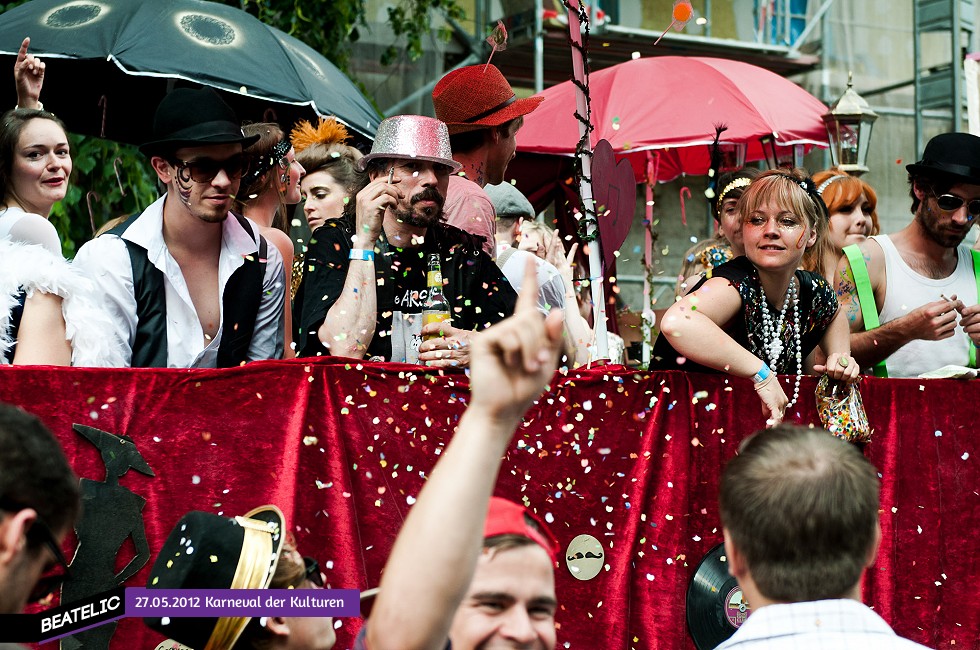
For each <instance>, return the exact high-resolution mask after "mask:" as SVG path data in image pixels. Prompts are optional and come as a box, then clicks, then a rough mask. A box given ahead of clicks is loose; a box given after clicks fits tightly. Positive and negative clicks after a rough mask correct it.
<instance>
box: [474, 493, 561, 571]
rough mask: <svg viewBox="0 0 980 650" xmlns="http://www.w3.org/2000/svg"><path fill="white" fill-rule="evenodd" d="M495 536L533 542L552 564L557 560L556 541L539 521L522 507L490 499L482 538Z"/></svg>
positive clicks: (494, 498)
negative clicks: (506, 536)
mask: <svg viewBox="0 0 980 650" xmlns="http://www.w3.org/2000/svg"><path fill="white" fill-rule="evenodd" d="M525 517H527V518H530V519H531V520H533V521H534V523H535V524H536V526H533V525H531V524H529V523H528V521H527V519H525ZM497 535H520V536H521V537H527V538H528V539H530V540H532V541H534V542H535V543H537V544H538V546H540V547H541V548H543V549H544V550H545V551H546V552H547V553H548V557H550V558H551V561H552V562H555V561H557V559H558V548H559V547H558V540H557V539H555V536H554V535H552V534H551V531H550V530H548V526H546V525H545V523H544V522H543V521H541V519H539V518H538V517H537V516H535V515H533V514H532V513H531V512H530V511H528V510H527V509H526V508H525V507H524V506H522V505H519V504H517V503H514V502H513V501H508V500H507V499H502V498H501V497H491V498H490V510H489V511H488V512H487V518H486V521H485V522H484V523H483V538H484V539H487V538H488V537H495V536H497Z"/></svg>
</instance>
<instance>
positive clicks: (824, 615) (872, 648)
mask: <svg viewBox="0 0 980 650" xmlns="http://www.w3.org/2000/svg"><path fill="white" fill-rule="evenodd" d="M827 648H833V650H915V649H916V648H918V649H920V650H921V649H923V648H925V646H921V645H919V644H918V643H913V642H911V641H909V640H908V639H903V638H902V637H900V636H898V635H896V634H895V632H893V631H892V629H891V628H890V627H888V623H885V621H884V620H883V619H882V618H881V617H880V616H878V615H877V614H875V613H874V612H873V611H871V609H869V608H868V607H866V606H865V605H864V604H862V603H859V602H858V601H856V600H850V599H847V598H842V599H838V600H818V601H813V602H806V603H792V604H788V605H768V606H766V607H761V608H759V609H757V610H753V611H752V614H751V615H750V616H749V617H748V619H746V621H745V623H743V624H742V627H740V628H739V629H738V630H737V631H736V632H735V634H734V635H733V636H732V638H730V639H728V641H726V642H724V643H722V644H721V645H720V646H718V647H717V648H716V650H750V649H751V650H784V649H785V650H790V649H792V650H826V649H827Z"/></svg>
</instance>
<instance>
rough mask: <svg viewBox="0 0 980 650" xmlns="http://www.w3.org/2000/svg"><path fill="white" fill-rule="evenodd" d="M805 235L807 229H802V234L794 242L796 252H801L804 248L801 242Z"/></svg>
mask: <svg viewBox="0 0 980 650" xmlns="http://www.w3.org/2000/svg"><path fill="white" fill-rule="evenodd" d="M806 235H807V228H804V229H803V232H801V233H800V238H799V239H797V240H796V250H801V249H803V248H805V247H806V246H805V243H804V241H803V240H804V238H805V237H806Z"/></svg>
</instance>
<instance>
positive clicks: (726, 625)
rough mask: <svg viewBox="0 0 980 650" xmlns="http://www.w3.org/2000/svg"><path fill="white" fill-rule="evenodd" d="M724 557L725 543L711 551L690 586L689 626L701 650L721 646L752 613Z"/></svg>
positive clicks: (695, 643)
mask: <svg viewBox="0 0 980 650" xmlns="http://www.w3.org/2000/svg"><path fill="white" fill-rule="evenodd" d="M724 557H725V545H724V544H719V545H718V546H716V547H714V548H713V549H711V550H710V551H708V553H707V554H706V555H705V556H704V558H702V559H701V563H700V564H698V568H697V570H696V571H695V572H694V577H692V578H691V584H689V585H688V587H687V629H688V632H689V633H690V634H691V639H693V640H694V645H695V646H696V647H697V649H698V650H712V649H713V648H715V647H717V646H718V645H719V644H721V643H722V642H723V641H725V640H726V639H728V638H729V637H730V636H731V635H733V634H735V630H737V629H738V628H739V626H740V625H741V624H742V623H744V622H745V619H746V618H747V617H748V615H749V613H750V611H749V605H748V603H747V602H746V601H745V599H744V598H743V597H742V589H741V588H740V587H739V586H738V583H737V582H736V581H735V578H733V577H732V576H730V575H729V574H728V563H727V562H726V561H725V560H723V559H722V558H724Z"/></svg>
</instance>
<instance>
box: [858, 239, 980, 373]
mask: <svg viewBox="0 0 980 650" xmlns="http://www.w3.org/2000/svg"><path fill="white" fill-rule="evenodd" d="M872 239H874V240H875V241H876V242H878V245H879V246H881V250H882V251H884V253H885V273H886V276H887V278H888V286H887V291H886V292H885V304H884V305H882V308H881V313H880V314H879V315H878V318H879V320H880V321H881V324H882V325H884V324H885V323H887V322H889V321H893V320H895V319H896V318H899V317H900V316H905V315H906V314H908V313H909V312H911V311H913V310H914V309H916V308H917V307H921V306H922V305H924V304H926V303H929V302H934V301H936V300H941V299H942V298H941V297H940V296H941V295H943V296H946V297H947V298H948V297H950V296H952V295H954V294H955V295H956V297H957V298H959V299H960V300H962V301H963V303H964V304H965V305H967V306H969V305H975V304H977V281H976V278H975V277H974V274H973V258H972V256H971V253H970V248H969V247H968V246H966V245H965V244H960V245H959V246H957V248H956V255H957V261H956V270H955V271H953V273H952V275H950V276H949V277H946V278H942V279H941V280H933V279H932V278H927V277H924V276H922V275H919V274H918V273H916V272H915V271H913V270H912V269H911V268H910V267H909V265H908V264H906V263H905V260H903V259H902V256H901V254H899V252H898V249H897V248H895V244H893V243H892V241H891V239H889V238H888V235H876V236H874V237H872ZM971 345H973V343H972V341H970V337H969V336H967V335H966V333H965V332H964V331H963V328H962V327H960V326H959V325H957V326H956V333H955V334H953V336H951V337H949V338H948V339H943V340H942V341H923V340H920V339H916V340H914V341H910V342H908V343H906V344H905V345H903V346H902V347H900V348H899V349H898V350H896V351H895V353H894V354H892V355H891V356H890V357H888V359H886V360H885V363H886V365H887V367H888V376H889V377H917V376H918V375H921V374H922V373H924V372H928V371H930V370H935V369H937V368H942V367H943V366H949V365H954V366H966V365H968V364H969V362H970V352H969V348H970V346H971Z"/></svg>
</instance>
